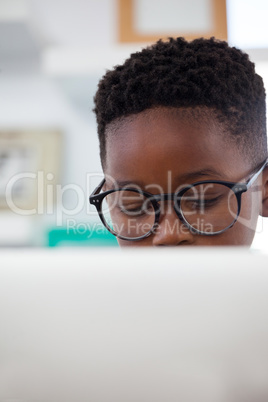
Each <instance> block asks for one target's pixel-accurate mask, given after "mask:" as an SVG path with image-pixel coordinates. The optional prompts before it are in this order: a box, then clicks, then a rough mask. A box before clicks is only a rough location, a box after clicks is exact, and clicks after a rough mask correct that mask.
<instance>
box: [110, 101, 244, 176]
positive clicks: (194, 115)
mask: <svg viewBox="0 0 268 402" xmlns="http://www.w3.org/2000/svg"><path fill="white" fill-rule="evenodd" d="M106 136H107V137H106V138H107V145H106V149H107V157H106V168H105V173H106V174H107V175H111V176H112V177H113V178H115V179H116V180H132V181H133V182H137V181H140V182H145V183H148V182H152V181H154V182H158V181H162V180H163V179H164V177H166V174H167V172H168V171H171V172H173V173H174V174H176V175H183V174H187V172H190V171H193V170H198V169H200V170H204V169H214V170H215V168H217V170H218V171H219V172H222V173H221V174H222V177H221V179H222V180H224V179H225V180H228V179H230V177H232V176H233V175H234V173H235V170H239V169H242V171H244V170H245V167H246V165H245V161H244V160H243V158H242V157H241V155H239V153H238V152H237V151H236V149H235V147H234V146H233V144H232V143H231V141H230V136H229V135H228V133H226V131H225V129H224V127H223V126H222V125H220V124H219V123H218V122H217V120H216V118H215V117H214V116H213V114H212V113H209V112H208V111H207V110H203V111H202V110H200V109H199V110H193V109H187V110H185V109H175V108H158V109H150V110H147V111H145V112H142V113H139V114H137V115H132V116H129V117H126V118H124V119H121V120H118V121H115V122H114V123H112V124H110V126H108V128H107V132H106ZM228 140H229V142H228ZM243 169H244V170H243Z"/></svg>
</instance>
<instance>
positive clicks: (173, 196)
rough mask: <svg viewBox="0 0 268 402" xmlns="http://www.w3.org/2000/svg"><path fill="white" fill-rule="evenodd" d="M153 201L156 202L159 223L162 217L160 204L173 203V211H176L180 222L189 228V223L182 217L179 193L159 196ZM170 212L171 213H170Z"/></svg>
mask: <svg viewBox="0 0 268 402" xmlns="http://www.w3.org/2000/svg"><path fill="white" fill-rule="evenodd" d="M153 201H154V202H155V213H156V220H157V222H159V220H160V215H161V205H160V202H162V201H172V209H173V210H174V211H175V213H176V215H177V217H178V218H179V220H180V221H181V222H182V223H183V224H184V225H186V226H188V224H187V222H185V219H184V218H183V216H182V213H181V208H180V196H179V195H178V193H170V194H157V195H155V196H154V198H153ZM168 212H170V211H168Z"/></svg>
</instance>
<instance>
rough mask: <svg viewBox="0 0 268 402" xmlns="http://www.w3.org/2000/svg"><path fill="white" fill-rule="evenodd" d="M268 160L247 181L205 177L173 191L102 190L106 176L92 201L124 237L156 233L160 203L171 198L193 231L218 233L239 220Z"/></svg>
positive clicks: (106, 222) (104, 220)
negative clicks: (245, 198) (248, 193)
mask: <svg viewBox="0 0 268 402" xmlns="http://www.w3.org/2000/svg"><path fill="white" fill-rule="evenodd" d="M267 162H268V160H266V161H265V162H264V163H263V164H262V165H261V167H260V168H259V169H258V171H257V172H256V173H255V174H252V176H251V177H250V178H249V179H248V180H247V181H246V182H245V183H233V182H227V181H219V180H204V181H198V182H196V183H193V184H190V185H188V186H185V187H184V188H182V189H180V190H179V191H178V192H176V193H171V194H151V193H148V192H147V191H143V190H141V189H137V188H131V187H129V188H127V187H126V188H118V189H112V190H109V191H105V192H103V193H100V191H101V189H102V187H103V185H104V183H105V179H103V180H102V181H101V183H100V184H99V185H98V187H97V188H96V189H95V190H94V191H93V193H92V194H91V195H90V197H89V202H90V204H93V205H95V207H96V209H97V211H98V214H99V217H100V219H101V221H102V223H103V224H104V226H105V227H106V228H107V229H108V230H109V231H110V232H111V233H112V234H113V235H115V236H117V237H118V238H120V239H123V240H132V241H133V240H134V241H135V240H141V239H144V238H145V237H148V236H150V235H151V234H152V233H154V232H155V231H156V229H157V227H158V225H159V221H160V215H161V211H162V208H161V206H160V204H159V203H160V202H161V201H169V200H171V201H173V207H174V210H175V212H176V214H177V216H178V218H179V220H180V221H181V222H182V223H183V224H184V225H185V226H186V227H187V228H188V229H189V230H190V231H191V232H193V233H195V234H200V235H206V236H211V235H217V234H220V233H223V232H225V231H226V230H227V229H229V228H231V227H232V226H233V225H234V223H235V222H236V221H237V219H238V216H239V213H240V210H241V196H242V194H243V193H245V192H246V191H247V190H248V189H249V188H250V186H251V185H252V184H253V183H254V182H255V180H256V179H257V178H258V176H259V175H260V174H261V172H262V171H263V169H264V168H265V167H266V166H267ZM170 229H171V230H172V228H170ZM173 229H174V228H173Z"/></svg>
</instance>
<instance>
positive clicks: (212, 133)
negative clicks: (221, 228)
mask: <svg viewBox="0 0 268 402" xmlns="http://www.w3.org/2000/svg"><path fill="white" fill-rule="evenodd" d="M187 116H188V117H185V113H184V112H183V110H182V109H168V108H158V109H150V110H147V111H145V112H142V113H139V114H137V115H132V116H130V117H127V118H125V119H124V120H123V121H120V122H117V123H113V124H112V125H110V126H108V128H107V158H106V167H105V175H106V177H107V184H106V188H105V190H109V189H110V188H111V187H109V186H110V185H111V183H110V180H109V177H112V178H113V180H115V181H116V182H117V183H118V184H119V186H120V183H124V185H126V183H128V187H133V186H135V187H137V186H138V187H139V188H141V189H143V190H145V191H148V192H150V193H152V194H159V189H161V190H162V191H163V192H164V193H171V192H176V190H177V189H178V188H181V187H182V186H184V185H185V186H187V185H189V184H192V183H194V182H197V181H201V180H221V181H230V182H241V181H244V179H247V178H248V177H249V175H250V174H251V173H252V166H249V164H248V161H247V160H246V159H245V158H243V156H242V155H241V153H239V152H238V151H237V149H236V147H235V146H234V144H233V143H231V142H230V143H228V141H227V140H223V139H222V138H224V134H223V132H222V130H223V129H222V128H221V127H220V126H219V125H217V124H216V123H215V120H214V119H212V118H211V119H210V118H206V119H197V118H194V117H193V115H192V116H191V114H189V113H188V114H187ZM225 138H226V134H225ZM260 162H261V161H260ZM258 183H260V181H259V180H258V182H257V183H256V184H254V186H253V188H252V189H250V190H248V191H247V192H246V193H244V194H242V206H241V213H240V217H239V219H238V221H237V222H236V223H235V224H234V226H233V227H231V228H230V229H228V230H227V231H225V232H224V233H221V234H218V235H212V236H205V235H200V234H194V233H192V232H191V231H190V230H189V229H188V228H187V227H186V226H185V225H184V224H183V223H182V222H181V221H180V220H179V219H178V216H177V214H176V212H175V210H174V209H173V208H163V206H162V207H161V217H160V222H159V226H158V228H157V230H156V231H155V233H153V234H151V235H150V236H149V237H147V238H144V239H142V240H138V241H127V240H120V239H118V241H119V244H120V246H178V245H184V246H186V245H196V246H201V245H205V246H206V245H215V246H218V245H241V246H242V245H244V246H249V245H250V244H251V243H252V240H253V237H254V233H255V229H256V224H257V219H258V215H259V213H260V208H261V194H260V191H256V186H257V184H258ZM167 202H170V201H167ZM165 203H166V201H165Z"/></svg>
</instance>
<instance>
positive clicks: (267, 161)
mask: <svg viewBox="0 0 268 402" xmlns="http://www.w3.org/2000/svg"><path fill="white" fill-rule="evenodd" d="M267 165H268V159H266V161H265V162H264V164H263V165H262V167H261V168H260V170H258V172H256V173H255V174H254V175H253V176H252V177H251V179H250V180H249V181H248V182H247V183H246V184H247V188H249V187H250V186H251V185H252V184H253V183H254V181H255V180H256V179H257V177H258V176H259V175H260V174H261V172H262V171H263V170H264V169H265V168H266V166H267Z"/></svg>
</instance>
